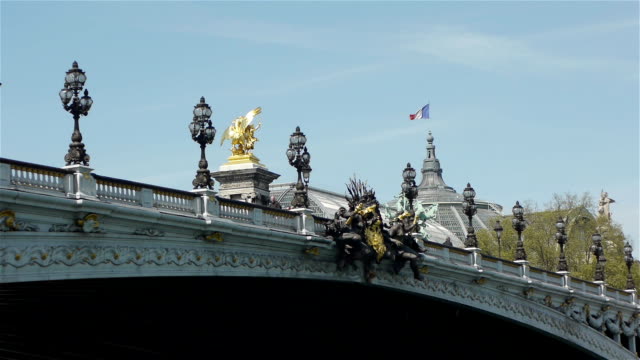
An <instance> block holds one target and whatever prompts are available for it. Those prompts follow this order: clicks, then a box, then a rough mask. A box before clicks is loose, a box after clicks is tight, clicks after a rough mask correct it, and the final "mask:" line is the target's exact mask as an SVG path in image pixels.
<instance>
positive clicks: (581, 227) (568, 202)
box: [477, 193, 640, 289]
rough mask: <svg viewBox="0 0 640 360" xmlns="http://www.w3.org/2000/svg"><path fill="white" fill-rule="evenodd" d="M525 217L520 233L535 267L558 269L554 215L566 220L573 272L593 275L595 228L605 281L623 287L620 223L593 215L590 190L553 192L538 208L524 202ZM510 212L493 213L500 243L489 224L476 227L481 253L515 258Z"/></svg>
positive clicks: (637, 271) (639, 274) (637, 272)
mask: <svg viewBox="0 0 640 360" xmlns="http://www.w3.org/2000/svg"><path fill="white" fill-rule="evenodd" d="M523 207H524V208H525V220H526V222H527V228H526V229H525V231H524V232H523V233H522V236H523V239H524V247H525V251H526V253H527V260H529V263H530V265H531V266H533V267H538V268H542V269H544V270H548V271H557V267H558V260H559V256H560V247H559V245H558V243H557V241H556V239H555V234H556V231H557V230H556V227H555V224H556V222H557V220H558V218H562V219H563V220H564V221H565V223H566V234H567V237H568V239H567V243H566V245H565V249H564V250H565V256H566V259H567V264H568V266H569V271H570V272H571V276H573V277H578V278H582V279H585V280H592V279H593V278H594V274H595V262H596V259H595V257H594V256H593V254H592V253H591V245H593V242H592V240H591V236H592V235H593V234H594V233H596V232H599V233H600V234H601V235H602V238H603V241H602V243H603V247H604V248H605V250H604V252H605V256H606V259H607V263H606V267H605V276H606V283H607V284H609V285H610V286H613V287H616V288H621V289H624V287H625V285H626V279H627V267H626V265H625V262H624V245H625V242H626V239H625V236H624V232H623V231H622V227H621V226H620V225H619V224H617V223H615V222H613V221H609V220H608V219H606V218H604V217H597V216H595V215H594V209H596V206H595V202H594V200H593V197H592V196H590V195H589V194H588V193H584V194H582V195H580V196H578V195H576V194H571V193H566V194H562V195H559V194H553V196H552V199H551V201H550V202H549V203H547V204H545V208H544V210H542V211H535V210H534V211H532V209H537V205H536V204H535V203H531V202H525V203H524V205H523ZM512 218H513V217H512V216H504V217H497V218H496V219H494V221H493V222H491V224H492V225H493V224H495V222H496V221H499V222H500V224H501V225H502V228H503V229H504V230H503V233H502V237H501V242H500V246H498V240H497V236H496V234H495V232H494V231H493V230H489V231H488V230H480V231H478V233H477V236H478V244H479V246H480V248H481V249H482V250H483V253H485V254H487V255H491V256H496V257H498V256H500V257H502V258H503V259H507V260H513V259H514V257H515V248H516V241H517V237H518V235H517V233H516V231H515V230H514V229H513V226H512V224H511V220H512ZM632 271H633V272H632V273H633V276H634V278H635V279H640V268H639V267H638V266H634V268H633V269H632Z"/></svg>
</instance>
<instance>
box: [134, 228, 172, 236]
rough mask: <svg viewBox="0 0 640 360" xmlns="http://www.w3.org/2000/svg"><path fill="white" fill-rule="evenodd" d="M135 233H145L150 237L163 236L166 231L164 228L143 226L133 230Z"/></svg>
mask: <svg viewBox="0 0 640 360" xmlns="http://www.w3.org/2000/svg"><path fill="white" fill-rule="evenodd" d="M133 235H144V236H150V237H162V236H164V235H165V233H164V231H162V230H158V229H154V228H142V229H136V230H135V231H134V232H133Z"/></svg>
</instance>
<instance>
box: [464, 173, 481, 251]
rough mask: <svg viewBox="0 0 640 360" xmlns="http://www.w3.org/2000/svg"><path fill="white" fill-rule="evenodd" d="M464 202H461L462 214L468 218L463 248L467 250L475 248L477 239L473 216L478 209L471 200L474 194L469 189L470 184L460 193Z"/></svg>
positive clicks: (473, 191)
mask: <svg viewBox="0 0 640 360" xmlns="http://www.w3.org/2000/svg"><path fill="white" fill-rule="evenodd" d="M462 196H463V197H464V201H463V202H462V212H463V213H464V214H465V215H467V217H468V218H469V227H468V228H467V238H466V239H465V241H464V246H465V247H467V248H477V247H478V239H477V238H476V233H475V230H474V229H473V215H475V214H476V212H477V211H478V209H477V208H476V203H475V202H474V200H473V198H475V197H476V192H475V190H473V188H472V187H471V184H469V183H467V187H466V188H465V189H464V191H462Z"/></svg>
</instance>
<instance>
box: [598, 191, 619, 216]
mask: <svg viewBox="0 0 640 360" xmlns="http://www.w3.org/2000/svg"><path fill="white" fill-rule="evenodd" d="M614 202H616V201H615V200H613V199H611V198H609V194H608V193H607V192H606V191H602V192H600V201H598V215H599V216H604V217H606V218H607V219H608V220H611V210H610V209H609V205H610V204H611V203H614Z"/></svg>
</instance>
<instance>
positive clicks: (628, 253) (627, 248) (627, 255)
mask: <svg viewBox="0 0 640 360" xmlns="http://www.w3.org/2000/svg"><path fill="white" fill-rule="evenodd" d="M632 251H633V248H632V247H631V245H629V242H628V241H627V243H626V244H624V262H625V263H626V264H627V286H626V290H635V289H636V284H635V282H634V281H633V275H631V266H632V265H633V254H632Z"/></svg>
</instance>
